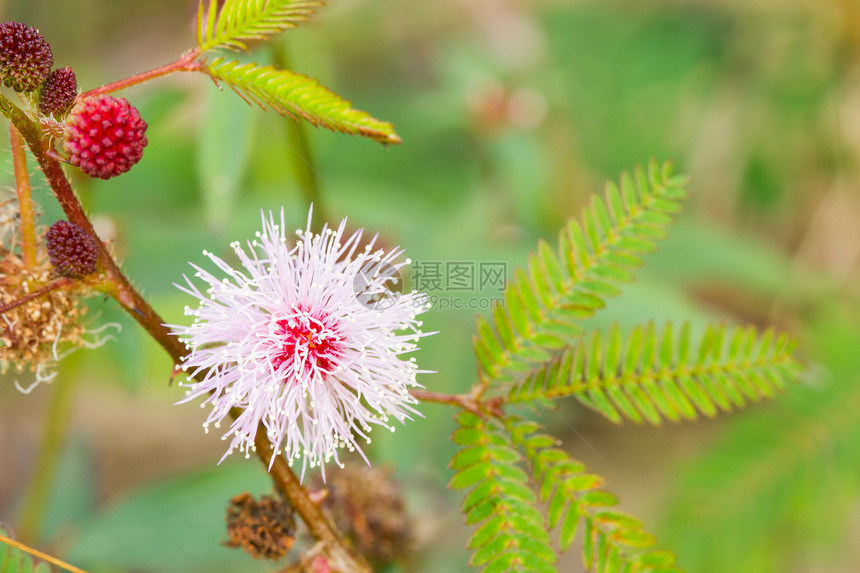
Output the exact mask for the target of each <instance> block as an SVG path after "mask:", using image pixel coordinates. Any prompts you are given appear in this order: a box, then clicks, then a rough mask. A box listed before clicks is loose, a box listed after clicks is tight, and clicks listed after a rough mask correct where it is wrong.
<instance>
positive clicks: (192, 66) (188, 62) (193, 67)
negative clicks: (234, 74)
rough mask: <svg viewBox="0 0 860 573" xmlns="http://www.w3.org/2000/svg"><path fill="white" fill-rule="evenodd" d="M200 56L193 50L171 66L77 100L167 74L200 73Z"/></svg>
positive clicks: (117, 83)
mask: <svg viewBox="0 0 860 573" xmlns="http://www.w3.org/2000/svg"><path fill="white" fill-rule="evenodd" d="M199 55H200V51H199V50H198V49H197V48H195V49H193V50H189V51H188V52H186V53H185V54H184V55H183V56H182V57H181V58H179V59H178V60H176V61H174V62H171V63H169V64H165V65H163V66H159V67H157V68H153V69H151V70H149V71H146V72H142V73H140V74H135V75H133V76H129V77H127V78H123V79H121V80H118V81H115V82H111V83H109V84H105V85H103V86H102V87H100V88H96V89H93V90H89V91H86V92H84V93H82V94H80V95H79V96H78V97H77V100H78V101H80V100H81V99H83V98H86V97H92V96H99V95H104V94H109V93H112V92H115V91H119V90H121V89H125V88H127V87H131V86H134V85H137V84H140V83H143V82H145V81H148V80H152V79H155V78H159V77H161V76H166V75H167V74H171V73H173V72H199V71H202V70H203V69H204V66H203V64H202V63H200V62H198V61H195V58H197V56H199Z"/></svg>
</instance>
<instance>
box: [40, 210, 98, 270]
mask: <svg viewBox="0 0 860 573" xmlns="http://www.w3.org/2000/svg"><path fill="white" fill-rule="evenodd" d="M45 247H46V249H47V250H48V256H49V257H50V258H51V265H52V266H53V267H54V269H55V270H56V271H57V273H58V274H60V275H62V276H64V277H70V278H73V279H80V278H83V277H85V276H87V275H91V274H93V273H94V272H96V264H97V263H98V257H99V251H98V247H97V246H96V242H95V240H94V239H93V238H92V237H90V236H89V235H88V234H87V232H86V231H84V230H83V229H82V228H81V227H79V226H78V225H76V224H74V223H71V222H69V221H57V222H56V223H54V224H53V225H51V227H50V228H49V229H48V232H47V233H45Z"/></svg>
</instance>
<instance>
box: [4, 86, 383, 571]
mask: <svg viewBox="0 0 860 573" xmlns="http://www.w3.org/2000/svg"><path fill="white" fill-rule="evenodd" d="M0 112H2V113H3V114H4V115H5V116H6V117H8V118H9V120H10V121H11V122H12V123H13V124H14V125H15V127H16V128H17V129H18V131H19V132H20V133H21V135H22V136H23V137H24V139H25V141H26V142H27V145H28V146H29V147H30V151H32V153H33V155H34V156H35V157H36V160H37V161H38V163H39V167H41V169H42V171H43V172H44V174H45V177H46V178H47V180H48V183H49V185H50V186H51V189H52V190H53V192H54V195H55V196H56V198H57V200H58V201H59V202H60V205H61V206H62V208H63V211H64V212H65V214H66V217H67V218H68V219H69V221H71V222H72V223H75V224H76V225H78V226H80V227H81V228H82V229H84V231H86V232H87V234H89V235H90V236H91V237H93V239H95V243H96V246H97V248H98V256H99V262H100V263H101V266H102V268H104V272H105V275H106V281H105V283H103V285H101V290H103V291H104V292H105V293H106V294H108V295H109V296H111V297H112V298H114V299H115V300H116V301H117V302H118V303H119V304H120V305H121V306H122V307H123V308H125V310H126V311H127V312H128V313H129V314H130V315H131V316H132V317H133V318H134V319H135V320H136V321H137V322H138V323H139V324H140V325H141V326H143V327H144V328H145V329H146V331H147V332H148V333H149V335H150V336H151V337H152V338H153V339H155V341H156V342H158V343H159V344H160V345H161V347H162V348H164V350H165V351H166V352H167V353H168V354H169V355H170V357H171V358H172V359H173V361H174V362H175V363H176V364H180V363H181V362H182V359H183V357H184V356H185V354H186V348H185V345H184V344H183V343H182V342H181V341H180V340H179V339H178V338H177V337H175V336H173V335H171V333H170V330H169V329H168V328H167V327H166V326H165V325H164V320H163V319H162V318H161V317H160V316H159V315H158V313H157V312H155V310H154V309H153V308H152V307H151V306H150V305H149V303H148V302H147V301H146V300H145V299H144V298H143V297H142V296H141V295H140V293H138V292H137V291H136V290H135V289H134V287H133V286H132V285H131V283H130V282H129V280H128V279H127V278H126V277H125V275H124V274H123V273H122V271H121V270H120V268H119V266H118V265H117V264H116V262H115V261H114V260H113V257H112V256H111V255H110V253H109V252H108V251H107V249H106V248H105V245H104V243H103V242H102V241H101V240H100V239H99V237H98V235H97V234H96V232H95V230H94V229H93V226H92V223H91V222H90V220H89V217H87V215H86V213H85V212H84V209H83V207H82V206H81V204H80V202H79V201H78V198H77V196H76V195H75V193H74V191H73V190H72V186H71V184H70V183H69V180H68V179H67V178H66V174H65V173H64V172H63V169H62V167H61V166H60V163H59V162H58V161H57V160H56V159H54V158H53V157H51V155H50V151H51V147H50V144H49V143H48V141H47V139H44V138H43V137H42V132H41V131H40V129H39V125H38V124H37V123H35V122H33V121H32V120H30V118H28V117H27V115H26V114H25V113H24V112H23V111H22V110H21V109H19V108H18V107H17V106H16V105H15V104H13V103H12V102H11V101H9V100H8V99H7V98H6V97H4V96H3V95H2V94H0ZM256 446H257V454H258V455H259V456H260V459H261V460H262V462H263V463H264V465H266V466H267V467H268V465H269V463H270V462H271V459H272V455H273V451H272V445H271V443H269V441H268V439H267V438H266V431H265V428H264V427H262V426H261V427H260V429H259V430H258V432H257V439H256ZM271 463H272V470H271V471H270V472H269V474H270V477H271V478H272V480H273V481H274V483H275V485H276V486H277V487H278V489H279V490H280V491H281V492H282V493H283V494H284V495H285V496H286V497H287V498H288V499H289V501H290V503H291V504H292V505H293V507H295V508H296V510H297V511H298V512H299V515H300V516H301V517H302V519H304V520H305V523H307V525H308V528H309V529H310V531H311V533H312V534H313V535H314V536H315V537H317V539H319V540H320V541H322V542H324V543H325V544H326V545H327V547H328V549H329V551H330V555H331V557H332V560H333V563H334V562H335V560H336V562H337V563H338V565H339V567H340V569H336V570H340V571H355V572H357V573H372V570H371V569H370V567H369V566H368V565H367V564H366V563H365V562H364V560H363V559H362V558H361V557H359V556H357V555H355V554H353V553H352V552H351V551H350V550H349V549H347V542H346V541H345V540H344V539H343V537H342V536H340V534H339V533H338V532H337V531H336V530H335V529H334V527H333V526H332V525H331V523H330V522H329V521H328V520H327V518H326V517H325V515H323V513H322V511H321V510H320V509H319V507H318V506H316V505H315V504H314V503H313V502H312V501H311V500H310V498H308V493H307V491H306V490H305V489H304V488H303V487H302V486H301V484H300V483H299V482H298V479H297V478H296V476H295V474H293V473H292V470H291V469H290V467H289V466H288V465H287V463H286V461H285V460H284V458H283V457H282V456H277V457H276V458H275V460H274V462H271Z"/></svg>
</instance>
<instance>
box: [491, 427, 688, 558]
mask: <svg viewBox="0 0 860 573" xmlns="http://www.w3.org/2000/svg"><path fill="white" fill-rule="evenodd" d="M507 427H508V432H509V434H510V436H511V439H512V443H513V445H514V446H515V447H516V448H517V449H518V450H519V451H521V452H522V453H523V454H524V455H525V459H526V462H527V463H528V465H529V469H530V470H531V473H532V475H533V476H534V479H535V481H536V486H537V488H538V489H539V491H540V498H541V501H543V502H544V504H545V506H546V508H547V524H548V526H549V528H550V529H552V530H557V531H558V544H559V547H560V548H561V550H562V551H563V550H565V549H567V548H568V547H569V546H570V545H571V544H572V543H573V540H574V539H575V538H576V535H577V533H578V532H581V534H580V536H581V539H582V560H583V564H584V565H585V569H586V570H587V571H599V572H604V571H624V572H626V573H645V572H648V573H677V572H679V571H680V569H678V568H677V567H676V566H675V556H674V555H673V554H672V553H670V552H668V551H661V550H655V549H653V545H654V543H655V539H654V536H653V535H651V534H650V533H648V531H646V530H645V528H644V526H643V525H642V523H641V522H640V521H639V520H638V519H636V518H635V517H633V516H631V515H628V514H626V513H624V512H622V511H620V510H618V509H617V508H616V506H617V504H618V500H617V498H616V497H615V496H614V495H612V494H611V493H609V492H607V491H606V490H604V489H602V486H603V478H601V477H600V476H598V475H595V474H591V473H588V471H587V470H586V467H585V465H584V464H582V463H580V462H579V461H577V460H575V459H573V458H572V457H571V456H570V455H569V454H568V453H567V452H565V451H564V450H561V449H560V448H558V440H556V439H555V438H553V437H552V436H548V435H546V434H542V433H540V430H541V427H540V425H538V424H536V423H534V422H520V421H517V420H513V419H511V420H508V422H507Z"/></svg>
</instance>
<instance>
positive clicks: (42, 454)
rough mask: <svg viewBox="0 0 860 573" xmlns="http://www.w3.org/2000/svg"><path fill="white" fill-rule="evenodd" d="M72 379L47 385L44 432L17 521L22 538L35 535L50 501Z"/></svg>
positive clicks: (61, 445) (66, 424) (65, 425)
mask: <svg viewBox="0 0 860 573" xmlns="http://www.w3.org/2000/svg"><path fill="white" fill-rule="evenodd" d="M71 382H72V380H64V381H63V382H62V383H60V384H53V385H51V403H50V405H49V406H48V415H47V416H46V417H45V433H44V435H43V436H42V445H41V447H40V448H39V457H38V458H37V460H36V465H35V467H34V469H33V475H32V476H31V478H30V483H29V485H28V487H27V493H26V495H25V497H24V502H23V509H22V510H21V517H20V521H19V533H20V535H21V537H22V538H23V539H27V540H34V541H35V540H36V539H38V538H39V535H40V532H41V529H42V524H43V521H44V518H45V509H46V508H47V506H48V503H50V501H51V489H52V487H53V485H54V475H55V473H56V471H57V465H58V462H59V459H60V454H61V453H62V449H63V444H64V443H65V441H66V440H65V434H66V430H67V429H68V419H69V409H70V406H71V403H72V396H73V394H74V392H73V389H74V385H73V384H72V383H71Z"/></svg>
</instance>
